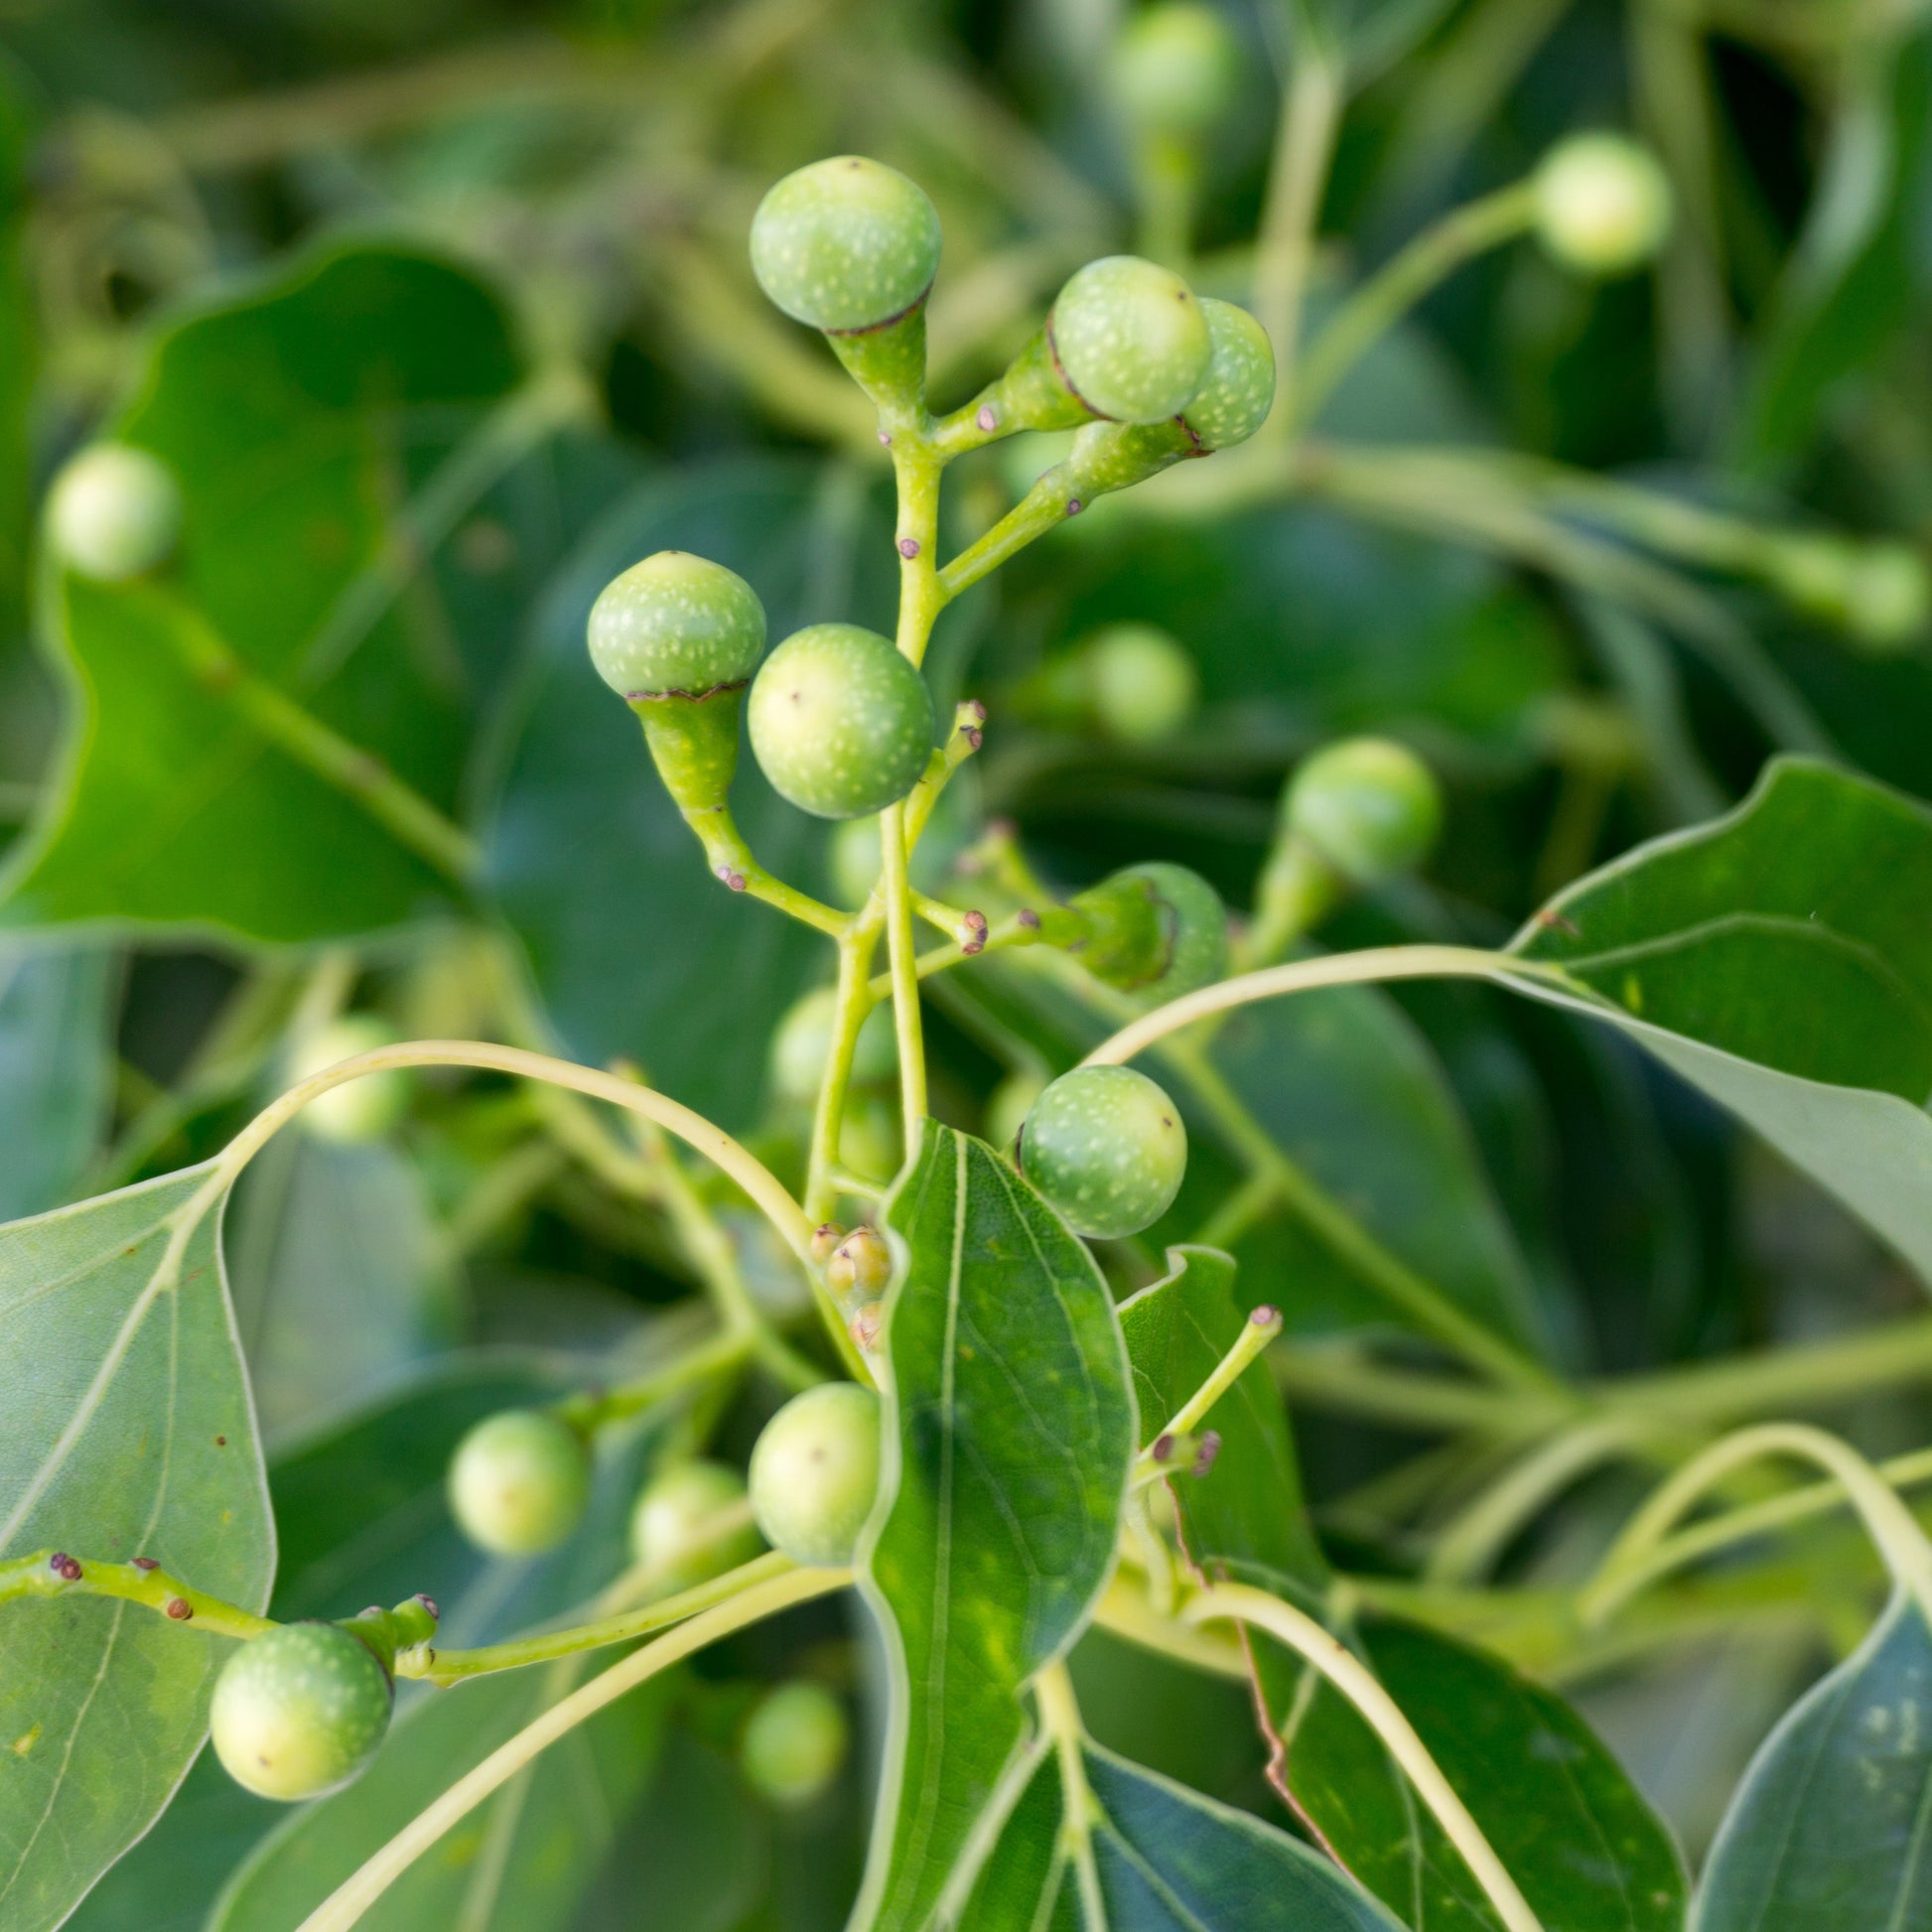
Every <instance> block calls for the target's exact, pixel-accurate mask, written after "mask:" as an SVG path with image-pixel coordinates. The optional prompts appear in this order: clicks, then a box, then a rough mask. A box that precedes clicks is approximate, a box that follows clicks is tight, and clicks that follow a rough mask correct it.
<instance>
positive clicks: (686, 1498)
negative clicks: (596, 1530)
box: [630, 1457, 759, 1590]
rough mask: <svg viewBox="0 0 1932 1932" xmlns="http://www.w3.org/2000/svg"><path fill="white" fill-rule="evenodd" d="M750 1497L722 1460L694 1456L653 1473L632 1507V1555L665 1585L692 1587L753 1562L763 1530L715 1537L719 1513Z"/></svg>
mask: <svg viewBox="0 0 1932 1932" xmlns="http://www.w3.org/2000/svg"><path fill="white" fill-rule="evenodd" d="M744 1500H745V1478H744V1477H743V1476H742V1475H740V1474H739V1473H738V1471H737V1470H736V1469H734V1468H732V1467H730V1466H729V1465H728V1464H727V1463H723V1462H708V1461H705V1460H704V1459H703V1458H702V1457H693V1458H692V1459H691V1460H690V1461H688V1462H678V1463H674V1464H673V1465H672V1466H671V1467H670V1468H668V1469H666V1470H664V1472H663V1473H662V1474H661V1475H657V1476H653V1477H652V1478H651V1480H650V1481H649V1482H647V1483H646V1484H645V1485H644V1487H643V1491H642V1493H641V1494H640V1495H639V1496H638V1498H637V1502H636V1506H635V1507H634V1508H633V1509H632V1510H631V1512H630V1554H631V1556H632V1557H633V1558H635V1559H636V1561H637V1562H638V1563H641V1564H646V1565H648V1566H649V1567H650V1568H651V1569H652V1570H653V1571H655V1572H656V1573H657V1575H658V1579H659V1581H660V1582H661V1584H662V1585H663V1587H664V1588H665V1589H666V1590H680V1589H691V1588H694V1587H696V1586H697V1585H699V1584H702V1583H708V1582H709V1581H710V1580H711V1579H712V1578H713V1577H722V1576H723V1575H724V1574H725V1572H726V1571H727V1570H736V1569H737V1568H738V1566H739V1565H740V1564H741V1563H750V1562H751V1560H752V1559H753V1558H754V1557H755V1556H757V1555H758V1553H759V1538H758V1532H757V1531H756V1530H754V1529H753V1528H751V1526H750V1525H749V1524H748V1525H746V1526H745V1527H744V1528H742V1529H739V1530H737V1531H735V1532H734V1533H733V1534H731V1535H729V1536H726V1537H723V1538H718V1537H715V1536H714V1534H713V1532H714V1526H715V1525H716V1523H717V1519H718V1517H719V1516H720V1515H721V1514H722V1513H723V1512H724V1511H725V1510H728V1509H731V1508H733V1507H734V1506H735V1505H737V1504H739V1503H742V1502H743V1501H744Z"/></svg>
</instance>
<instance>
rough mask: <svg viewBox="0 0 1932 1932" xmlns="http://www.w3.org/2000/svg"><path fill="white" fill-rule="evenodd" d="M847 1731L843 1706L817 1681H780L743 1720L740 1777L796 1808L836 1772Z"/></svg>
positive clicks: (849, 1733)
mask: <svg viewBox="0 0 1932 1932" xmlns="http://www.w3.org/2000/svg"><path fill="white" fill-rule="evenodd" d="M851 1736H852V1727H851V1725H849V1724H848V1723H847V1722H846V1716H845V1706H844V1705H842V1704H841V1703H840V1702H839V1701H838V1699H837V1698H835V1697H834V1696H833V1695H832V1693H831V1692H830V1691H828V1690H826V1689H825V1688H824V1687H823V1686H822V1685H819V1684H808V1683H805V1682H803V1681H800V1682H798V1683H795V1684H780V1685H779V1686H778V1688H777V1689H776V1690H775V1691H772V1692H770V1693H769V1694H768V1695H767V1696H766V1697H765V1698H764V1699H763V1700H762V1701H761V1702H760V1703H759V1706H758V1708H757V1710H755V1711H754V1712H753V1713H752V1716H751V1719H750V1720H749V1722H748V1723H747V1724H746V1725H745V1739H744V1743H743V1745H742V1746H741V1750H740V1762H741V1763H742V1764H743V1765H744V1767H745V1779H746V1782H747V1783H748V1784H750V1785H751V1787H752V1789H753V1790H754V1791H756V1792H758V1793H759V1796H760V1797H762V1798H765V1799H768V1800H769V1801H770V1802H771V1803H772V1804H774V1805H777V1806H779V1807H781V1808H782V1809H783V1810H786V1811H795V1810H798V1809H800V1808H801V1807H803V1806H805V1805H808V1804H810V1803H811V1802H812V1800H813V1799H814V1798H816V1797H818V1796H819V1795H820V1793H822V1792H823V1791H824V1790H825V1789H826V1787H827V1786H828V1785H830V1784H831V1782H832V1780H833V1779H834V1778H836V1777H837V1776H838V1774H839V1767H840V1766H841V1765H842V1764H844V1762H845V1754H846V1749H847V1747H848V1745H849V1744H850V1742H851Z"/></svg>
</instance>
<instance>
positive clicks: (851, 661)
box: [749, 623, 933, 818]
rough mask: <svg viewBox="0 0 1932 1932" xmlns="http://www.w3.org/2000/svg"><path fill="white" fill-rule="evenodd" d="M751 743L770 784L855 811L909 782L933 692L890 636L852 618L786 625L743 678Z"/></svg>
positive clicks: (879, 804)
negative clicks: (751, 674)
mask: <svg viewBox="0 0 1932 1932" xmlns="http://www.w3.org/2000/svg"><path fill="white" fill-rule="evenodd" d="M749 711H750V723H751V728H752V750H753V751H754V752H755V753H757V755H758V760H759V767H760V769H761V770H762V771H763V772H764V775H765V776H766V777H767V778H769V779H770V780H771V783H772V785H773V787H774V788H775V789H776V790H777V791H778V793H779V794H780V795H781V796H782V797H785V798H788V799H789V800H790V801H791V802H792V803H793V804H794V805H796V806H797V807H798V808H799V810H801V811H807V812H811V813H814V814H815V815H816V816H817V817H819V818H863V817H865V816H866V815H867V814H868V813H872V812H882V811H884V810H885V809H886V807H887V806H888V805H892V804H897V801H898V800H899V799H901V798H903V797H904V796H905V794H906V793H907V792H908V791H910V790H911V789H912V787H913V785H914V784H915V783H916V782H917V780H918V778H919V776H920V774H921V773H922V772H923V771H924V770H925V767H926V760H927V759H929V758H930V757H931V756H932V738H933V725H932V699H931V696H930V694H929V693H928V692H927V690H926V686H925V679H924V678H922V677H921V676H920V675H919V673H918V668H917V667H916V666H915V665H914V664H913V663H912V662H911V661H910V660H909V659H907V658H905V657H903V656H901V655H900V654H899V652H898V651H897V650H895V649H894V648H893V644H892V640H891V639H890V638H886V637H882V636H881V635H880V634H879V633H878V631H876V630H864V629H861V628H860V626H859V625H858V624H856V623H814V624H811V625H808V626H807V627H806V628H805V629H803V630H795V631H793V632H792V634H791V635H790V636H789V637H787V638H786V639H785V640H784V642H783V643H781V644H780V645H779V646H778V648H777V649H776V650H774V651H773V652H772V653H771V655H770V656H769V657H767V658H766V659H765V660H764V664H763V666H762V668H761V669H760V670H759V674H758V679H757V681H756V682H755V683H754V684H753V686H752V697H751V704H750V707H749Z"/></svg>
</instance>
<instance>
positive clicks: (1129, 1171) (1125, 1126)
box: [1018, 1066, 1187, 1240]
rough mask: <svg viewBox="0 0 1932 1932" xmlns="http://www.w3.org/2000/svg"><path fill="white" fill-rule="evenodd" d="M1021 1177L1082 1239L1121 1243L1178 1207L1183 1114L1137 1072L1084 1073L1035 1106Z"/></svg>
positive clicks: (1022, 1150)
mask: <svg viewBox="0 0 1932 1932" xmlns="http://www.w3.org/2000/svg"><path fill="white" fill-rule="evenodd" d="M1018 1155H1019V1162H1020V1171H1021V1173H1024V1174H1025V1175H1026V1176H1027V1178H1028V1179H1029V1180H1031V1181H1032V1182H1033V1184H1034V1185H1035V1187H1036V1188H1038V1189H1039V1191H1040V1193H1041V1194H1042V1195H1043V1196H1044V1197H1045V1198H1046V1200H1047V1201H1048V1202H1049V1203H1050V1204H1051V1205H1052V1206H1053V1207H1054V1208H1056V1209H1057V1210H1058V1212H1059V1215H1060V1218H1061V1219H1062V1220H1063V1221H1065V1223H1066V1224H1067V1226H1068V1227H1070V1228H1071V1229H1072V1230H1073V1232H1074V1233H1075V1234H1084V1235H1088V1236H1091V1237H1093V1238H1095V1239H1100V1240H1117V1239H1120V1238H1121V1237H1123V1236H1126V1235H1130V1234H1138V1233H1140V1231H1141V1230H1142V1229H1143V1228H1145V1227H1151V1226H1153V1224H1154V1223H1155V1222H1156V1221H1158V1220H1159V1219H1160V1218H1161V1216H1162V1215H1163V1214H1165V1213H1166V1212H1167V1211H1168V1209H1169V1208H1170V1207H1172V1206H1173V1197H1174V1195H1175V1194H1177V1193H1178V1192H1179V1191H1180V1181H1181V1176H1182V1175H1183V1174H1185V1173H1186V1172H1187V1130H1186V1129H1185V1128H1184V1127H1183V1126H1182V1125H1181V1123H1180V1109H1179V1108H1178V1107H1176V1106H1175V1105H1174V1104H1173V1101H1172V1100H1170V1099H1169V1098H1168V1096H1167V1095H1166V1094H1165V1093H1164V1092H1163V1091H1162V1090H1161V1089H1160V1088H1159V1087H1158V1086H1156V1085H1155V1083H1154V1082H1153V1081H1152V1080H1150V1079H1149V1078H1148V1077H1147V1075H1146V1074H1145V1073H1137V1072H1135V1070H1134V1069H1133V1068H1132V1067H1131V1066H1077V1067H1075V1068H1074V1069H1073V1071H1072V1072H1071V1073H1063V1074H1061V1075H1060V1077H1059V1078H1058V1079H1057V1080H1055V1081H1054V1082H1053V1083H1052V1085H1051V1086H1049V1087H1048V1088H1047V1089H1046V1090H1045V1092H1043V1093H1042V1094H1041V1095H1040V1096H1039V1098H1038V1099H1037V1100H1036V1101H1035V1102H1034V1107H1033V1111H1032V1112H1031V1113H1030V1114H1029V1115H1028V1116H1027V1124H1026V1127H1025V1128H1024V1129H1023V1130H1022V1132H1021V1135H1020V1145H1019V1149H1018Z"/></svg>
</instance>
